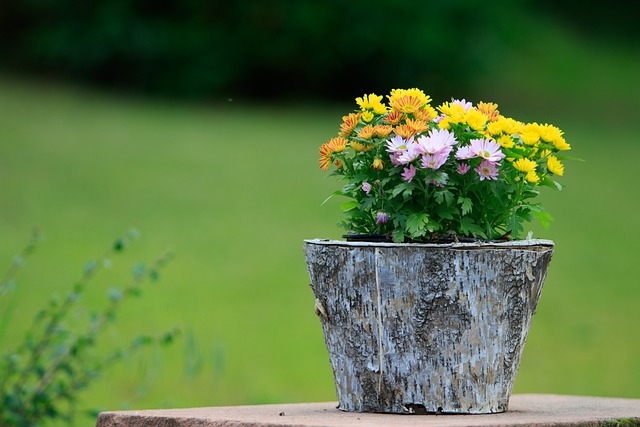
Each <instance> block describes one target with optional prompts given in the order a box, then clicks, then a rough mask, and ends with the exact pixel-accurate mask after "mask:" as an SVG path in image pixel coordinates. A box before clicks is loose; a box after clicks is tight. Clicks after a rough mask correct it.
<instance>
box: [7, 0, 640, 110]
mask: <svg viewBox="0 0 640 427" xmlns="http://www.w3.org/2000/svg"><path fill="white" fill-rule="evenodd" d="M634 7H636V6H634ZM549 19H556V20H558V21H559V22H560V23H561V25H569V26H572V27H573V28H574V29H575V30H576V31H578V32H583V33H584V34H592V35H593V34H597V35H605V36H607V37H613V38H617V39H619V40H626V41H627V42H629V41H630V40H631V41H633V42H637V41H638V38H639V37H638V34H637V31H635V30H634V25H635V23H634V19H635V17H634V14H633V13H625V12H624V11H621V10H620V9H619V8H614V7H604V8H598V9H597V10H595V8H591V7H587V6H586V5H584V4H581V6H580V7H577V8H576V7H575V4H573V3H572V2H568V3H563V2H557V1H552V0H542V1H537V2H533V1H532V0H525V1H520V2H512V1H508V0H497V1H494V2H482V1H477V0H459V1H455V2H452V1H447V0H432V1H429V2H425V1H389V0H383V1H379V0H349V1H344V0H315V1H314V0H242V1H220V0H212V1H204V0H182V1H170V0H136V1H131V0H102V1H100V0H22V1H19V2H0V28H1V30H0V31H2V33H3V43H2V46H0V67H2V69H4V70H8V71H13V72H21V73H23V72H28V73H31V74H36V75H40V76H46V77H55V78H62V79H68V80H75V81H80V82H86V83H89V84H96V85H100V86H103V87H113V88H119V89H124V90H131V91H136V92H141V93H146V94H153V95H159V96H168V97H180V98H193V99H218V98H223V99H224V98H227V97H245V98H270V99H274V98H296V99H301V98H315V99H318V98H322V99H331V98H334V99H335V98H342V99H344V98H345V97H347V98H351V97H352V96H355V95H360V94H361V93H364V92H371V91H378V92H387V91H388V90H389V89H390V88H393V87H407V86H411V87H413V86H421V87H424V88H427V87H428V88H429V91H430V93H431V94H432V95H434V96H439V95H441V96H445V97H449V96H451V95H452V94H453V95H456V94H457V93H461V92H462V91H470V90H471V89H472V87H473V84H474V80H475V78H476V77H478V76H480V75H482V74H483V73H487V72H491V64H492V63H494V62H495V60H496V58H500V57H501V56H502V55H504V54H505V52H509V51H513V50H514V49H517V47H518V46H519V44H520V42H521V41H522V40H523V39H524V38H528V37H535V32H536V24H537V23H539V22H542V21H545V20H549ZM454 88H455V89H454ZM456 91H457V92H456ZM465 93H466V92H465Z"/></svg>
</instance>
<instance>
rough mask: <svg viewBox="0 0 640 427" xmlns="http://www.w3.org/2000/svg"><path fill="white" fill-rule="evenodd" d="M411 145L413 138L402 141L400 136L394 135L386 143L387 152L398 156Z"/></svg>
mask: <svg viewBox="0 0 640 427" xmlns="http://www.w3.org/2000/svg"><path fill="white" fill-rule="evenodd" d="M412 143H413V137H409V138H407V139H404V138H403V137H401V136H400V135H396V136H394V137H393V138H391V139H389V140H388V141H387V152H389V153H396V154H400V153H401V152H402V151H404V150H406V149H407V147H408V146H409V145H410V144H412Z"/></svg>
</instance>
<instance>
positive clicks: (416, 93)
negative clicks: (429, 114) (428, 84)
mask: <svg viewBox="0 0 640 427" xmlns="http://www.w3.org/2000/svg"><path fill="white" fill-rule="evenodd" d="M403 96H411V97H414V98H417V99H418V100H419V101H420V104H421V105H427V104H428V103H430V102H431V97H430V96H429V95H425V94H424V92H423V91H421V90H420V89H418V88H411V89H393V90H392V91H391V94H390V95H389V96H387V98H389V101H392V100H397V99H400V98H402V97H403ZM389 103H391V102H389Z"/></svg>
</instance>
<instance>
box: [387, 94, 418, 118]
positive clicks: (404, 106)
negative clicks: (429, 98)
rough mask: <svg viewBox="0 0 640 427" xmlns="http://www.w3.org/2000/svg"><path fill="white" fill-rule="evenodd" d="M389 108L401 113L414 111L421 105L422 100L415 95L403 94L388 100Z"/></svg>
mask: <svg viewBox="0 0 640 427" xmlns="http://www.w3.org/2000/svg"><path fill="white" fill-rule="evenodd" d="M389 105H390V106H391V108H393V109H394V110H397V111H401V112H403V113H408V114H411V113H415V112H416V111H418V110H419V109H420V107H422V101H421V100H420V98H418V97H417V96H411V95H404V96H401V97H400V98H397V99H391V100H389Z"/></svg>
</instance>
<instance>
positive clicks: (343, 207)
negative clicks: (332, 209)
mask: <svg viewBox="0 0 640 427" xmlns="http://www.w3.org/2000/svg"><path fill="white" fill-rule="evenodd" d="M358 205H359V203H358V201H357V200H351V201H348V202H345V203H343V204H341V205H340V210H342V211H343V212H349V211H350V210H353V209H355V208H357V207H358Z"/></svg>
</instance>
